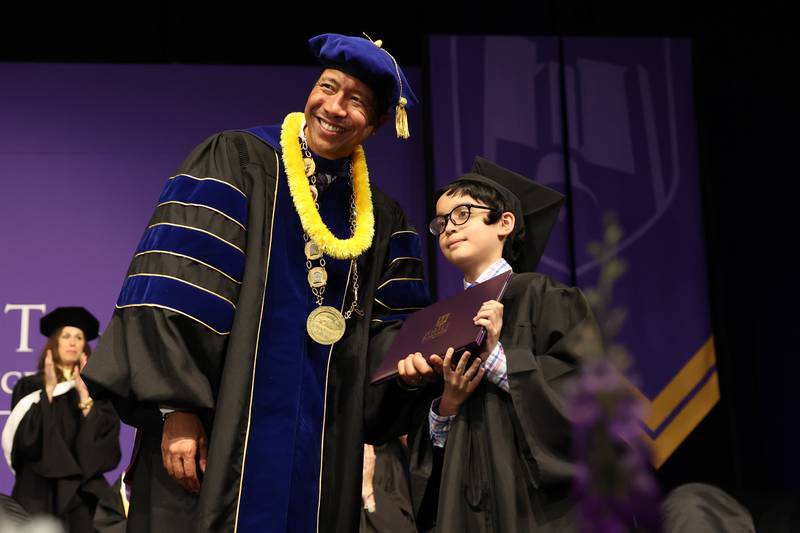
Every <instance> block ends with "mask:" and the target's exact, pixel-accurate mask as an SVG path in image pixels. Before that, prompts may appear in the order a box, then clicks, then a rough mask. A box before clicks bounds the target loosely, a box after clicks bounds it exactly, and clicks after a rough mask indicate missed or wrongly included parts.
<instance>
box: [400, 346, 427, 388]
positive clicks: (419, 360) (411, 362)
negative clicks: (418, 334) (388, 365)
mask: <svg viewBox="0 0 800 533" xmlns="http://www.w3.org/2000/svg"><path fill="white" fill-rule="evenodd" d="M397 372H398V373H399V374H400V379H402V380H403V383H405V384H406V385H409V386H411V387H421V386H422V385H424V384H425V383H426V382H428V383H430V382H432V381H434V380H435V379H436V373H435V372H434V371H433V368H431V365H429V364H428V361H426V360H425V358H424V357H423V356H422V354H421V353H419V352H417V353H412V354H408V357H406V358H405V359H403V360H401V361H398V362H397Z"/></svg>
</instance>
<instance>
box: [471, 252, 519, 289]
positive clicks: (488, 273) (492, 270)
mask: <svg viewBox="0 0 800 533" xmlns="http://www.w3.org/2000/svg"><path fill="white" fill-rule="evenodd" d="M509 270H511V265H509V264H508V261H506V260H505V259H503V258H502V257H501V258H500V259H498V260H497V261H495V262H494V263H492V265H491V266H490V267H489V268H487V269H486V270H484V271H483V272H482V273H481V275H480V276H478V279H476V280H475V281H473V282H469V281H467V280H466V279H464V289H465V290H466V289H469V288H470V287H473V286H475V285H477V284H478V283H483V282H484V281H486V280H490V279H492V278H493V277H495V276H499V275H500V274H502V273H503V272H508V271H509Z"/></svg>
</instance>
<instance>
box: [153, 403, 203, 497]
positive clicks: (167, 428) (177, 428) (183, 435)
mask: <svg viewBox="0 0 800 533" xmlns="http://www.w3.org/2000/svg"><path fill="white" fill-rule="evenodd" d="M207 458H208V440H207V439H206V432H205V430H204V429H203V424H202V423H201V422H200V419H199V418H198V417H197V415H196V414H194V413H185V412H181V411H176V412H174V413H172V414H170V415H169V416H168V417H167V419H166V420H165V421H164V430H163V432H162V434H161V459H162V461H163V462H164V469H166V471H167V473H168V474H169V475H170V476H172V478H173V479H174V480H175V481H177V482H178V483H179V484H180V486H181V487H183V488H184V489H186V490H188V491H189V492H200V480H199V478H198V476H197V468H196V466H195V465H196V464H197V463H198V462H199V463H200V470H201V471H202V472H205V471H206V461H207ZM196 459H199V460H198V461H196Z"/></svg>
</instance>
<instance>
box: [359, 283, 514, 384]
mask: <svg viewBox="0 0 800 533" xmlns="http://www.w3.org/2000/svg"><path fill="white" fill-rule="evenodd" d="M512 275H513V272H511V271H508V272H504V273H503V274H500V275H499V276H495V277H493V278H492V279H490V280H488V281H484V282H483V283H479V284H478V285H475V286H474V287H470V288H469V289H467V290H465V291H464V292H460V293H458V294H456V295H455V296H451V297H450V298H447V299H445V300H442V301H440V302H436V303H435V304H433V305H430V306H428V307H426V308H425V309H422V310H420V311H417V312H416V313H414V314H413V315H411V316H409V317H408V318H407V319H406V321H405V323H404V324H403V327H402V328H401V329H400V331H399V332H398V334H397V337H395V339H394V342H392V345H391V346H390V347H389V349H388V350H387V351H386V353H385V354H384V355H383V360H382V361H381V364H380V366H379V367H378V369H377V370H376V371H375V373H374V374H372V379H371V380H370V383H372V384H376V383H380V382H382V381H385V380H387V379H389V378H391V377H394V376H396V375H397V363H398V361H400V360H401V359H405V358H406V357H407V356H408V354H411V353H415V352H421V353H422V355H423V356H425V357H428V356H429V355H432V354H438V355H440V356H442V357H444V354H445V352H446V351H447V349H448V348H450V347H452V348H454V349H455V352H454V353H453V364H455V363H456V362H457V361H458V360H459V359H460V358H461V354H463V353H464V352H465V351H469V352H470V358H474V357H477V355H478V354H479V353H480V351H481V349H480V347H481V345H482V344H483V341H484V338H485V337H486V330H485V329H484V328H482V327H481V326H476V325H475V324H474V323H473V322H472V318H473V317H474V316H475V314H476V313H477V312H478V309H480V308H481V305H483V303H484V302H486V301H488V300H498V301H499V300H500V299H501V298H502V297H503V293H504V292H505V290H506V287H507V286H508V282H509V280H510V279H511V276H512Z"/></svg>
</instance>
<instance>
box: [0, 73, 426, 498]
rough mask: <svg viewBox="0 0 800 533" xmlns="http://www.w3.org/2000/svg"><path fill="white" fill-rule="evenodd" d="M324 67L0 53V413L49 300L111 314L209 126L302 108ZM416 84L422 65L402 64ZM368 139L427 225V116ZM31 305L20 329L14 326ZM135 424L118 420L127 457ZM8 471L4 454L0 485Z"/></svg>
mask: <svg viewBox="0 0 800 533" xmlns="http://www.w3.org/2000/svg"><path fill="white" fill-rule="evenodd" d="M318 73H319V69H317V68H305V67H303V68H299V67H222V66H162V65H158V66H149V65H61V64H58V65H56V64H54V65H46V64H35V65H34V64H0V80H3V81H2V83H1V84H0V116H1V117H3V120H2V121H0V147H2V148H0V179H2V184H3V189H4V195H3V199H2V200H0V203H1V204H2V208H0V225H2V227H3V228H5V229H4V230H3V232H2V234H1V235H0V249H2V250H3V277H2V280H0V295H2V302H0V303H1V304H2V306H3V311H4V312H3V314H2V315H0V342H1V343H2V345H0V388H1V389H2V391H0V424H5V419H6V415H7V413H8V408H9V404H10V398H11V396H10V394H11V390H12V389H13V387H14V384H15V383H16V380H17V379H18V378H19V376H20V375H21V373H23V372H30V371H32V370H33V369H34V368H35V365H36V361H37V358H38V356H39V353H40V351H41V349H42V347H43V346H44V342H45V339H44V337H42V336H41V335H40V334H39V332H38V325H39V318H40V317H41V316H42V313H43V312H45V311H50V310H52V309H54V308H55V307H58V306H63V305H83V306H85V307H86V308H88V309H89V310H90V311H91V312H92V313H94V314H95V315H96V316H97V317H98V318H99V319H100V322H101V330H102V328H103V327H105V325H106V324H107V322H108V319H109V318H110V315H111V312H112V310H113V307H114V302H115V301H116V298H117V294H118V291H119V289H120V287H121V284H122V281H123V279H124V275H125V271H126V269H127V266H128V262H129V260H130V257H131V254H132V252H133V250H134V248H135V247H136V244H137V243H138V241H139V238H140V237H141V233H142V231H143V230H144V228H145V226H146V223H147V221H148V219H149V217H150V214H151V213H152V210H153V208H154V207H155V203H156V200H157V198H158V194H159V192H160V191H161V188H162V187H163V185H164V183H165V180H166V178H167V177H169V176H170V175H172V173H173V172H174V170H175V168H176V167H177V166H178V165H179V164H180V163H181V161H182V159H183V158H184V157H185V156H186V154H188V152H189V151H190V150H191V148H192V147H193V146H194V145H196V144H198V143H199V142H201V141H202V140H203V139H204V138H206V137H207V136H209V135H211V134H212V133H214V132H216V131H220V130H224V129H238V128H245V127H249V126H254V125H257V124H270V123H276V122H279V121H280V120H281V119H282V118H283V116H284V115H285V114H286V113H287V112H289V111H302V109H303V106H304V104H305V98H306V96H307V94H308V91H309V90H310V88H311V85H312V84H313V82H314V80H315V78H316V76H317V74H318ZM407 74H408V75H409V78H410V81H411V83H412V84H414V85H415V87H419V88H420V90H421V84H420V73H419V71H417V70H415V69H409V70H408V71H407ZM419 109H421V108H417V109H415V110H414V111H413V112H412V113H410V117H409V118H410V126H411V132H412V137H411V139H410V140H408V141H397V140H396V139H395V138H394V134H393V133H394V132H393V131H390V130H393V128H392V127H391V125H389V126H388V127H386V128H384V130H383V131H381V132H380V133H379V134H378V135H376V136H375V137H374V138H372V139H370V141H369V142H368V143H367V145H366V151H367V156H368V161H369V166H370V173H371V177H372V179H373V180H374V182H375V183H377V184H378V185H379V186H381V187H382V188H383V189H384V190H385V191H387V192H388V193H389V194H390V195H391V196H392V197H394V198H395V199H397V200H398V201H399V202H400V204H401V205H402V206H403V207H404V208H405V210H406V213H407V214H408V215H409V218H410V219H411V221H412V222H413V223H414V224H415V225H416V226H417V227H422V228H424V227H426V225H427V223H426V221H425V200H426V199H425V198H424V190H425V188H424V186H423V167H424V164H423V153H422V152H423V148H422V147H423V142H424V139H423V138H422V127H421V125H422V117H421V116H420V112H419V111H418V110H419ZM25 315H27V316H28V317H29V321H28V324H27V328H22V326H23V318H24V316H25ZM132 435H133V433H132V431H131V430H130V428H123V432H122V436H121V442H122V446H123V460H122V463H121V465H120V468H119V469H118V470H117V471H115V472H113V473H111V474H109V475H108V477H109V478H110V479H112V478H116V477H117V475H118V474H119V471H120V470H121V469H122V467H124V466H125V465H126V464H127V461H128V458H129V455H130V448H131V443H132ZM12 485H13V476H12V475H11V472H10V470H9V469H8V468H7V466H0V492H3V493H10V492H11V488H12Z"/></svg>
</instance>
